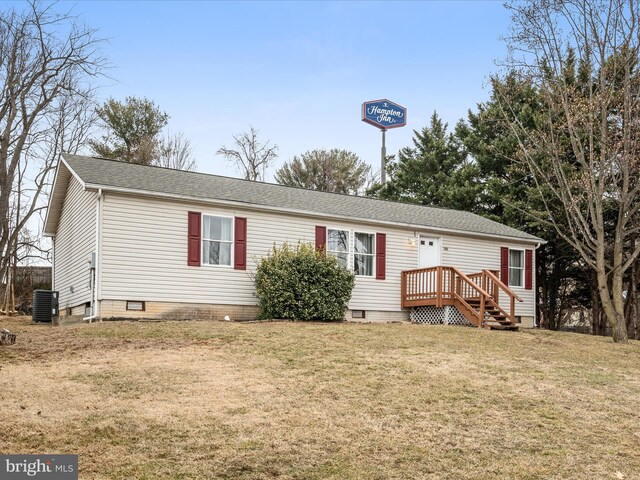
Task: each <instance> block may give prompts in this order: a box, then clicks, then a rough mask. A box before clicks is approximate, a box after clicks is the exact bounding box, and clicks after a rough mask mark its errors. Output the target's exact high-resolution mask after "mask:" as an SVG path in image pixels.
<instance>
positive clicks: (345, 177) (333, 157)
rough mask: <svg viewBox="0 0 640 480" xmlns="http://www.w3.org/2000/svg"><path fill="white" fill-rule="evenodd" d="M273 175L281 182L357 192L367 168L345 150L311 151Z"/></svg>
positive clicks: (368, 171)
mask: <svg viewBox="0 0 640 480" xmlns="http://www.w3.org/2000/svg"><path fill="white" fill-rule="evenodd" d="M275 178H276V181H277V182H278V183H280V184H282V185H289V186H292V187H302V188H309V189H312V190H320V191H323V192H334V193H346V194H352V195H357V194H359V193H362V192H363V190H364V188H365V186H366V184H367V182H368V181H369V180H370V178H371V167H370V166H369V165H367V164H366V163H365V162H363V161H362V160H361V159H360V158H359V157H358V156H357V155H356V154H355V153H352V152H349V151H347V150H339V149H337V148H333V149H331V150H312V151H309V152H305V153H303V154H302V155H300V156H299V157H298V156H296V157H293V159H292V160H291V161H290V162H288V163H285V164H284V165H283V166H282V168H280V169H279V170H278V171H277V172H276V176H275Z"/></svg>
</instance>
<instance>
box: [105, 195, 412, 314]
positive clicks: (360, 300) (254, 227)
mask: <svg viewBox="0 0 640 480" xmlns="http://www.w3.org/2000/svg"><path fill="white" fill-rule="evenodd" d="M189 211H195V212H203V213H206V214H207V215H219V216H228V217H234V216H239V217H246V218H247V270H246V271H244V270H234V269H233V268H209V267H205V266H202V267H200V268H194V267H188V266H187V212H189ZM316 225H326V226H327V229H329V228H331V225H332V223H331V222H330V221H327V220H326V219H323V220H319V219H318V218H312V217H304V216H296V215H287V214H279V213H267V212H262V211H255V210H248V209H234V208H220V207H218V208H213V207H210V206H202V205H197V204H194V203H186V202H185V203H181V202H173V201H168V200H162V199H152V198H144V197H134V196H125V195H120V194H114V193H106V194H105V196H104V199H103V209H102V232H103V237H102V239H103V245H102V248H101V250H102V263H101V265H102V275H101V281H102V288H101V294H100V298H102V299H109V300H128V299H131V298H135V299H140V300H146V301H149V302H150V301H162V302H192V303H212V304H229V305H234V304H235V305H256V304H257V303H258V301H257V298H256V295H255V288H254V284H253V279H252V275H253V274H254V273H255V268H256V263H255V261H256V259H257V258H260V257H261V256H263V255H266V254H267V253H269V252H270V251H271V249H272V248H273V246H274V244H275V245H281V244H282V243H284V242H289V243H293V244H296V243H298V242H299V241H301V242H309V243H312V244H313V243H315V226H316ZM336 227H337V228H338V229H344V230H348V231H363V232H371V231H374V232H381V233H386V234H387V250H386V258H387V261H386V267H387V270H386V278H387V279H386V280H376V279H375V278H373V277H365V276H357V277H356V285H355V288H354V291H353V296H352V299H351V302H350V303H349V307H350V308H351V309H357V310H388V311H397V310H400V272H401V270H406V269H408V268H415V264H416V261H417V250H416V248H415V247H412V246H411V245H410V244H409V241H408V239H409V237H410V236H412V232H409V231H407V230H402V229H389V228H383V227H376V226H372V225H367V224H355V223H354V224H340V225H337V226H336ZM149 238H153V239H154V241H153V242H152V243H150V242H149V241H148V240H149Z"/></svg>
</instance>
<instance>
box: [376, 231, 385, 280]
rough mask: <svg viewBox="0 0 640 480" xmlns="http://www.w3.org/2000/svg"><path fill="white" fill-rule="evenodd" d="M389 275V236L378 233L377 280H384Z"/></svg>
mask: <svg viewBox="0 0 640 480" xmlns="http://www.w3.org/2000/svg"><path fill="white" fill-rule="evenodd" d="M386 275H387V235H386V234H384V233H376V279H377V280H384V279H385V278H386Z"/></svg>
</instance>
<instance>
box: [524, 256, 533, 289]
mask: <svg viewBox="0 0 640 480" xmlns="http://www.w3.org/2000/svg"><path fill="white" fill-rule="evenodd" d="M524 288H525V289H527V290H532V289H533V250H525V252H524Z"/></svg>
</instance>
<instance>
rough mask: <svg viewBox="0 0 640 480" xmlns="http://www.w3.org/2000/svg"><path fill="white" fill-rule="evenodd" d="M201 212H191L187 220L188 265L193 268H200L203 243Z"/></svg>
mask: <svg viewBox="0 0 640 480" xmlns="http://www.w3.org/2000/svg"><path fill="white" fill-rule="evenodd" d="M201 218H202V215H201V214H200V212H189V214H188V220H187V225H188V227H187V265H189V266H191V267H199V266H200V248H201V245H202V242H201V237H200V235H201V229H200V222H201Z"/></svg>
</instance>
